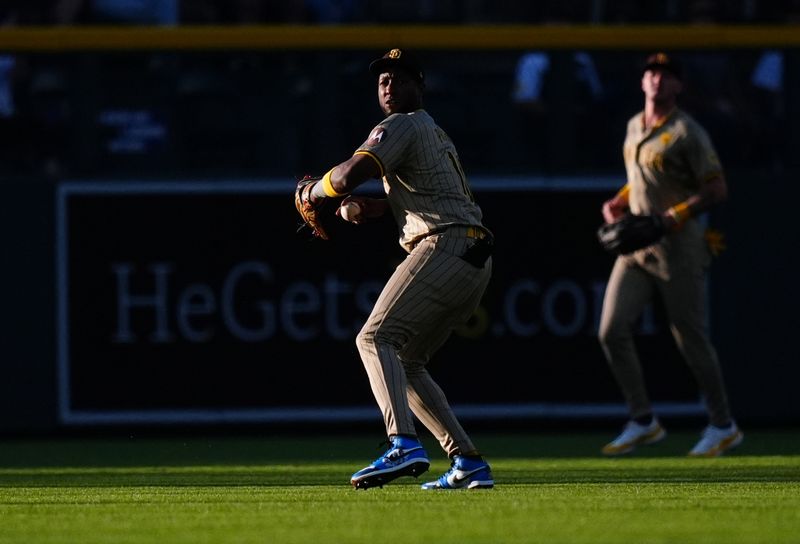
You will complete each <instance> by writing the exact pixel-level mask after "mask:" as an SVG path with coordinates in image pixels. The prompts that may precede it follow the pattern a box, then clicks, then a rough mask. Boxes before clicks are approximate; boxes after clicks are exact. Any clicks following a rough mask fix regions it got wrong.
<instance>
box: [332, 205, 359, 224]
mask: <svg viewBox="0 0 800 544" xmlns="http://www.w3.org/2000/svg"><path fill="white" fill-rule="evenodd" d="M337 213H338V214H339V216H340V217H341V218H342V219H344V220H345V221H349V222H350V223H360V222H361V221H362V219H364V210H363V208H362V207H361V204H359V203H358V202H355V201H352V200H351V201H346V202H342V205H341V206H339V211H338V212H337Z"/></svg>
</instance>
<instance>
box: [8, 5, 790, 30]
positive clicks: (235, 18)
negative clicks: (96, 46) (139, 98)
mask: <svg viewBox="0 0 800 544" xmlns="http://www.w3.org/2000/svg"><path fill="white" fill-rule="evenodd" d="M798 5H800V2H798V1H797V0H729V1H723V0H648V1H647V2H641V1H638V0H570V1H569V2H566V1H563V0H537V1H529V0H504V1H502V2H498V1H494V0H6V1H4V2H0V20H2V21H5V22H6V24H8V23H10V22H13V23H14V24H20V25H63V24H115V23H130V24H168V25H174V24H259V23H321V24H326V23H448V24H460V23H466V24H469V23H528V24H530V23H533V24H535V23H541V22H547V21H552V20H554V19H558V20H567V21H572V22H575V23H593V24H630V23H687V22H700V21H709V22H720V23H729V24H735V23H779V22H782V21H783V20H784V19H785V16H786V14H787V13H789V12H791V11H797V7H798Z"/></svg>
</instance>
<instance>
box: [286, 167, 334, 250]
mask: <svg viewBox="0 0 800 544" xmlns="http://www.w3.org/2000/svg"><path fill="white" fill-rule="evenodd" d="M320 179H322V176H306V177H304V178H303V179H301V180H300V181H298V182H297V188H296V189H295V191H294V206H295V208H297V212H298V213H299V214H300V217H301V219H302V220H303V224H302V225H300V228H299V229H297V232H298V233H302V232H304V231H310V233H311V235H312V236H313V237H315V238H321V239H323V240H330V238H331V233H332V226H333V223H334V221H336V220H337V218H336V210H337V209H338V208H339V203H340V202H341V201H342V200H344V197H336V198H330V197H326V198H323V199H322V200H320V201H319V202H317V204H316V205H314V204H312V203H311V188H312V187H314V184H315V183H317V182H318V181H319V180H320Z"/></svg>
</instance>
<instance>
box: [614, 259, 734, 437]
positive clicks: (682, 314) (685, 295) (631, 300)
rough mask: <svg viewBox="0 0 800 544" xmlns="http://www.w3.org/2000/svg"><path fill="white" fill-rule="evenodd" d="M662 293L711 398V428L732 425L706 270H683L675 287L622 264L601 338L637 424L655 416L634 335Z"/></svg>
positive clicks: (674, 278)
mask: <svg viewBox="0 0 800 544" xmlns="http://www.w3.org/2000/svg"><path fill="white" fill-rule="evenodd" d="M656 292H657V293H658V294H659V295H660V296H661V298H662V299H663V301H664V305H665V308H666V311H667V319H668V320H669V323H670V330H671V331H672V335H673V337H674V338H675V343H676V345H677V346H678V350H679V351H680V353H681V355H683V358H684V359H685V360H686V363H687V364H688V365H689V368H690V369H691V370H692V373H693V374H694V376H695V379H696V380H697V384H698V386H699V389H700V391H701V392H702V393H703V395H704V396H705V401H706V407H707V409H708V413H709V419H710V422H711V424H713V425H724V424H726V423H727V422H728V421H729V420H730V417H731V414H730V409H729V406H728V398H727V394H726V391H725V385H724V383H723V379H722V370H721V368H720V364H719V361H718V360H717V354H716V351H715V350H714V347H713V346H712V345H711V341H710V340H709V337H708V330H707V327H706V314H705V273H704V270H703V268H702V267H697V266H686V267H681V268H679V269H678V270H675V271H673V274H672V279H671V280H670V281H664V280H662V279H659V278H657V277H655V276H653V275H651V274H649V273H648V272H646V271H644V270H642V269H641V268H639V267H638V266H635V265H629V264H627V263H626V262H625V260H624V259H622V258H618V259H617V260H616V262H615V263H614V268H613V269H612V271H611V276H610V277H609V280H608V286H607V288H606V294H605V299H604V301H603V311H602V315H601V318H600V331H599V338H600V344H601V346H602V348H603V351H604V353H605V356H606V359H607V360H608V363H609V365H610V367H611V371H612V373H613V374H614V377H615V378H616V380H617V383H618V384H619V386H620V388H621V390H622V393H623V395H624V397H625V400H626V402H627V404H628V409H629V411H630V415H631V418H636V417H639V416H643V415H646V414H649V413H651V412H652V410H651V407H650V399H649V398H648V395H647V390H646V388H645V381H644V376H643V374H642V366H641V363H640V362H639V357H638V355H637V354H636V346H635V344H634V339H633V332H632V329H633V326H634V323H635V321H636V320H637V319H638V317H639V316H640V315H641V313H642V312H643V311H644V307H645V305H646V304H647V303H648V302H650V299H651V297H652V296H653V294H654V293H656Z"/></svg>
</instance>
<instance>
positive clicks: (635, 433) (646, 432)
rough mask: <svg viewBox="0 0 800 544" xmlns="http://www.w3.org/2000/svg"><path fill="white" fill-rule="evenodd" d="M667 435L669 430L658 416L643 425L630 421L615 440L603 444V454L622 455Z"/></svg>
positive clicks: (653, 442)
mask: <svg viewBox="0 0 800 544" xmlns="http://www.w3.org/2000/svg"><path fill="white" fill-rule="evenodd" d="M665 436H667V431H665V430H664V427H662V426H661V424H660V423H659V422H658V420H657V419H656V418H653V421H651V422H650V425H641V424H639V423H636V422H635V421H629V422H628V423H627V424H626V425H625V428H624V429H623V430H622V432H621V433H620V435H619V436H618V437H616V438H615V439H614V440H612V441H611V442H609V443H608V444H606V445H605V446H603V449H602V450H601V451H602V452H603V455H622V454H625V453H630V452H632V451H633V450H634V449H635V448H636V446H639V445H643V444H655V443H656V442H659V441H661V440H663V439H664V437H665Z"/></svg>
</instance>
